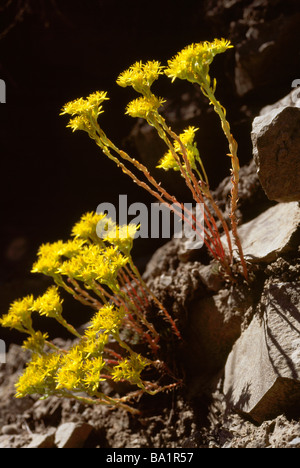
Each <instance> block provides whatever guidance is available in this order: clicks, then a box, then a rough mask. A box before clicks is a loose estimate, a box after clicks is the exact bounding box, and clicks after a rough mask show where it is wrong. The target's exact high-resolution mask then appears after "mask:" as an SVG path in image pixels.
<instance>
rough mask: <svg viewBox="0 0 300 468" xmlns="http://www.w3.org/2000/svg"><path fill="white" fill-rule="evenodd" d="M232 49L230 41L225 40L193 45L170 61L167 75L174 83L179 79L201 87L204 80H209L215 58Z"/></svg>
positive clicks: (166, 71)
mask: <svg viewBox="0 0 300 468" xmlns="http://www.w3.org/2000/svg"><path fill="white" fill-rule="evenodd" d="M231 47H233V46H232V45H231V43H230V41H228V40H225V39H215V40H214V41H213V42H200V43H197V44H191V45H189V46H187V47H185V48H184V49H182V50H181V51H180V52H178V54H177V55H176V56H175V57H174V58H172V59H171V60H169V61H168V67H167V68H166V70H165V73H166V75H167V76H168V77H169V78H171V79H172V81H174V80H175V79H176V78H179V79H182V80H188V81H191V82H194V83H199V84H200V85H201V84H202V83H203V81H204V80H207V79H209V78H208V72H209V66H210V64H211V63H212V61H213V59H214V57H215V56H216V55H217V54H221V53H223V52H225V51H226V50H227V49H229V48H231Z"/></svg>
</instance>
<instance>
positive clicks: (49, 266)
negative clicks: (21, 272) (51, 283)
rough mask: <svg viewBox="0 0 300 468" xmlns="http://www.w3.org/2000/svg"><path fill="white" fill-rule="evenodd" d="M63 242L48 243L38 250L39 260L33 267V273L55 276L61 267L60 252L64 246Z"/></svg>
mask: <svg viewBox="0 0 300 468" xmlns="http://www.w3.org/2000/svg"><path fill="white" fill-rule="evenodd" d="M63 244H64V243H63V242H62V241H57V242H54V243H53V244H50V243H47V244H43V245H41V246H40V248H39V250H38V260H37V261H36V262H35V263H34V265H33V267H32V270H31V271H32V273H43V274H44V275H48V276H54V275H55V273H56V272H57V269H58V267H59V265H60V256H61V254H60V252H61V249H62V246H63Z"/></svg>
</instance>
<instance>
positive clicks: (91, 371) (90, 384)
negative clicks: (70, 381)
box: [82, 356, 105, 392]
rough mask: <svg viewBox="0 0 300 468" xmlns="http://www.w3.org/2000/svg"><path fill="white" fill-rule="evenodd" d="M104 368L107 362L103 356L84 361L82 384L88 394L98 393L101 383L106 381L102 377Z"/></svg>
mask: <svg viewBox="0 0 300 468" xmlns="http://www.w3.org/2000/svg"><path fill="white" fill-rule="evenodd" d="M104 366H105V361H103V359H102V356H98V357H94V358H92V359H89V360H85V361H84V364H83V369H82V371H83V376H82V382H83V383H84V386H85V387H86V390H87V391H88V392H95V391H97V389H98V387H99V383H100V382H101V381H104V380H105V379H104V378H102V377H101V371H102V369H103V367H104Z"/></svg>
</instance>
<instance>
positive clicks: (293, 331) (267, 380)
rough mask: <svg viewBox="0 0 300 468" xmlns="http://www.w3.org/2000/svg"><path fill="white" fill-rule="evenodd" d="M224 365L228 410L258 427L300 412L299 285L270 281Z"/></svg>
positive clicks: (296, 283) (299, 283)
mask: <svg viewBox="0 0 300 468" xmlns="http://www.w3.org/2000/svg"><path fill="white" fill-rule="evenodd" d="M262 305H263V308H264V312H263V315H262V316H261V317H260V316H258V315H255V316H254V318H253V320H252V321H251V323H250V325H249V327H248V328H247V329H246V330H245V331H244V332H243V333H242V334H241V336H240V338H239V339H238V340H237V341H236V343H235V344H234V346H233V349H232V351H231V353H230V354H229V357H228V359H227V362H226V366H225V377H224V393H225V395H226V398H227V402H228V404H229V406H232V407H233V408H234V409H235V410H237V411H238V412H240V413H243V414H245V415H247V416H248V417H250V418H251V419H253V420H254V421H256V422H258V423H262V422H263V421H265V420H267V419H270V418H273V417H276V416H278V415H279V414H281V413H283V412H288V411H289V410H291V409H293V411H298V410H300V282H294V283H280V282H278V283H271V284H268V285H267V286H266V287H265V289H264V292H263V296H262Z"/></svg>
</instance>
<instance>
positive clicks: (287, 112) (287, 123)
mask: <svg viewBox="0 0 300 468" xmlns="http://www.w3.org/2000/svg"><path fill="white" fill-rule="evenodd" d="M297 91H298V90H297V89H296V90H295V91H294V94H293V95H292V96H296V95H295V92H297ZM287 99H290V100H291V99H292V97H291V96H290V97H288V98H287ZM293 104H294V106H285V107H275V108H274V109H272V110H271V111H269V112H268V113H263V114H262V115H260V116H259V117H256V118H255V119H254V121H253V126H252V133H251V138H252V144H253V158H254V160H255V163H256V166H257V172H258V177H259V180H260V183H261V185H262V187H263V189H264V191H265V193H266V195H267V197H268V198H269V199H270V200H275V201H279V202H287V201H297V200H300V157H299V155H300V108H299V107H297V106H296V101H295V102H294V103H293Z"/></svg>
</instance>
